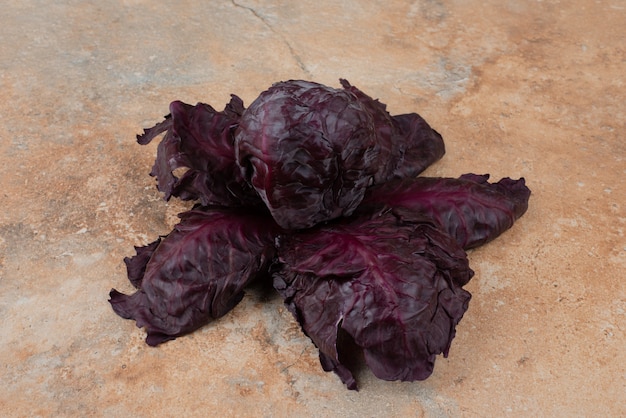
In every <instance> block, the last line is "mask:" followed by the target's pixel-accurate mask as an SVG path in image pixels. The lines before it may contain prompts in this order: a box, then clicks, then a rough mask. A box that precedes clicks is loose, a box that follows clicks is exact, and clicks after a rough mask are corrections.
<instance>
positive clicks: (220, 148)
mask: <svg viewBox="0 0 626 418" xmlns="http://www.w3.org/2000/svg"><path fill="white" fill-rule="evenodd" d="M243 111H244V107H243V102H242V101H241V99H240V98H239V97H237V96H235V95H233V96H232V97H231V101H230V103H228V104H227V105H226V107H225V109H224V110H223V111H222V112H218V111H216V110H215V109H213V107H211V106H210V105H208V104H204V103H198V104H197V105H195V106H192V105H188V104H185V103H183V102H180V101H175V102H172V103H171V104H170V112H171V113H170V115H168V116H166V120H165V121H164V122H161V123H160V124H158V125H156V126H155V127H153V128H151V129H147V130H145V133H144V134H143V135H140V136H138V137H137V140H138V142H139V143H140V144H147V143H149V142H150V141H151V140H152V139H153V138H155V137H156V136H158V135H159V134H161V133H163V132H166V134H165V136H164V138H163V140H162V141H161V142H160V143H159V146H158V148H157V158H156V161H155V163H154V167H153V168H152V172H151V173H150V174H151V175H152V176H155V177H156V178H157V180H158V188H159V190H160V191H162V192H163V193H164V194H165V199H166V200H169V198H170V197H171V196H176V197H179V198H181V199H183V200H199V201H200V203H201V204H203V205H210V204H218V205H225V206H237V205H242V204H248V205H254V204H262V203H261V201H260V199H259V198H258V196H257V195H256V192H255V191H254V190H253V189H252V188H251V187H250V185H249V184H248V183H247V182H246V181H245V179H244V178H243V177H242V175H241V170H240V168H239V166H238V165H237V162H236V160H235V149H234V130H235V128H236V127H237V125H238V123H239V119H240V117H241V114H242V112H243ZM178 169H185V170H186V171H185V172H184V174H182V175H180V174H178V172H176V173H175V171H176V170H178Z"/></svg>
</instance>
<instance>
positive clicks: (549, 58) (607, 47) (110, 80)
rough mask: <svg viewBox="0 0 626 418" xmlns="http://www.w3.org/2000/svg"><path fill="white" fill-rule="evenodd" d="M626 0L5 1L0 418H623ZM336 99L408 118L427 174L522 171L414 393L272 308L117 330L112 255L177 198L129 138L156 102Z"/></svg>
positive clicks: (140, 238) (473, 255) (261, 303)
mask: <svg viewBox="0 0 626 418" xmlns="http://www.w3.org/2000/svg"><path fill="white" fill-rule="evenodd" d="M625 27H626V3H624V2H622V1H619V0H596V1H592V0H572V1H567V2H565V1H559V0H537V1H530V0H529V1H523V0H519V1H513V0H505V1H502V0H485V1H477V0H470V1H453V0H422V1H412V2H411V1H400V0H385V1H370V2H365V1H356V0H349V1H329V0H317V1H316V2H291V1H279V0H273V1H265V2H261V1H255V0H233V1H199V2H198V1H150V0H125V1H122V0H120V1H70V0H65V1H45V0H40V1H36V0H24V1H20V2H6V3H5V4H4V5H3V6H2V14H0V120H1V126H2V129H1V130H0V185H1V190H0V192H1V193H2V206H3V210H2V211H1V212H0V318H1V323H0V375H1V378H0V411H2V413H1V415H2V416H7V417H22V416H80V417H85V416H94V417H98V416H105V417H122V416H132V417H151V416H171V417H180V416H225V417H227V416H238V417H246V416H250V417H253V416H254V417H257V416H266V417H272V416H276V417H283V416H285V417H286V416H313V417H326V416H354V417H357V416H358V417H370V416H371V417H374V416H377V417H378V416H402V417H406V416H418V417H421V416H425V417H448V416H451V417H457V416H458V417H482V416H533V417H534V416H567V417H571V416H624V415H626V338H625V335H624V334H625V331H626V285H625V283H626V273H625V270H626V238H625V237H624V232H625V229H626V198H625V196H626V180H625V179H626V159H625V158H626V139H625V138H624V128H625V126H624V125H625V122H626V105H625V97H626V85H625V82H626V80H625V74H626V41H625V39H626V38H625V37H624V28H625ZM340 77H342V78H347V79H348V80H349V81H350V82H351V83H352V84H354V85H356V86H357V87H359V88H361V89H362V90H364V91H365V92H367V93H369V94H371V95H372V96H374V97H378V98H380V99H381V101H383V102H385V103H387V104H388V109H389V110H390V111H391V112H392V113H404V112H418V113H420V114H421V115H422V116H423V117H424V118H425V119H426V120H427V121H429V123H430V124H431V125H432V126H433V127H435V129H437V130H438V131H439V132H441V133H442V134H443V137H444V139H445V141H446V146H447V154H446V156H445V157H444V158H443V159H442V160H441V161H439V162H437V163H436V164H435V165H433V166H432V167H431V168H429V169H428V171H427V172H426V173H425V175H431V176H458V175H460V174H463V173H466V172H476V173H490V174H491V175H492V178H494V179H499V178H500V177H504V176H511V177H520V176H524V177H525V178H526V180H527V184H528V185H529V187H530V188H531V189H532V191H533V195H532V198H531V202H530V209H529V211H528V212H527V214H526V215H525V216H524V217H523V218H522V219H521V220H520V221H519V222H518V223H517V224H516V225H515V226H514V227H513V228H512V229H511V230H510V231H508V232H507V233H505V234H504V235H503V236H501V237H500V238H499V239H498V240H497V241H495V242H493V243H491V244H488V245H486V246H484V247H481V248H479V249H477V250H474V251H471V252H470V254H469V259H470V265H471V266H472V267H473V269H474V270H475V271H476V276H475V277H474V279H472V281H471V282H470V283H469V284H468V286H467V289H468V290H469V291H470V292H472V294H473V299H472V301H471V303H470V307H469V310H468V312H467V313H466V315H465V317H464V318H463V320H462V321H461V323H460V324H459V326H458V332H457V337H456V339H455V340H454V341H453V343H452V348H451V350H450V356H449V358H447V359H444V358H439V359H438V360H437V363H436V366H435V372H434V374H433V375H432V376H431V377H430V378H429V379H428V380H426V381H423V382H413V383H400V382H384V381H380V380H378V379H376V378H375V377H373V376H372V375H371V373H369V372H368V371H362V372H360V373H359V374H358V380H359V383H360V388H361V390H360V391H359V392H352V391H348V390H346V389H345V387H344V386H343V385H342V384H341V382H340V381H339V379H338V378H337V377H336V376H334V375H333V374H329V373H325V372H323V371H322V369H321V368H320V366H319V362H318V359H317V350H316V348H315V347H314V346H313V345H312V343H311V342H310V341H309V340H308V339H307V338H306V337H304V336H303V335H302V333H301V332H300V330H299V328H298V326H297V324H296V323H295V321H294V320H293V319H292V318H291V316H290V314H289V313H288V312H287V311H286V310H285V309H284V308H283V306H282V303H281V300H280V299H279V298H278V297H277V296H276V295H274V294H272V293H268V292H264V291H263V290H262V289H259V288H253V289H251V290H250V291H249V292H248V294H247V296H246V298H244V301H243V302H242V303H241V304H240V305H239V306H238V307H237V308H236V309H235V310H233V311H232V312H231V313H230V314H229V315H227V316H226V317H224V318H222V319H221V320H219V321H217V322H215V323H213V324H211V325H209V326H207V327H204V328H202V329H201V330H199V331H198V332H196V333H194V334H192V335H189V336H186V337H184V338H179V339H177V340H175V341H172V342H168V343H167V344H164V345H162V346H160V347H158V348H151V347H148V346H147V345H145V343H144V337H145V333H144V331H143V330H141V329H139V328H136V327H135V324H134V322H132V321H126V320H122V319H121V318H119V317H117V316H116V315H115V314H114V313H113V312H112V310H111V308H110V306H109V304H108V303H107V299H108V292H109V290H110V289H111V288H112V287H116V288H118V289H120V290H121V291H130V290H131V286H130V284H129V283H128V281H127V279H126V275H125V267H124V264H123V262H122V259H123V258H124V257H125V256H128V255H132V254H133V246H134V245H143V244H145V243H147V242H149V241H151V240H153V239H155V238H156V237H157V236H158V235H159V234H164V233H167V232H168V231H169V230H170V229H171V226H172V225H173V223H174V222H175V221H176V214H177V213H178V212H180V211H182V210H184V209H185V208H186V207H187V206H186V205H185V204H181V203H178V202H174V201H172V202H170V203H166V202H164V201H163V200H162V199H161V196H160V195H159V193H158V191H157V190H156V189H155V187H154V180H153V179H152V178H151V177H149V176H148V172H149V171H150V168H151V165H152V162H153V159H154V156H155V152H156V144H151V145H150V146H148V147H140V146H139V145H137V144H136V143H135V135H136V134H137V133H139V132H141V130H142V129H143V128H145V127H149V126H151V125H152V124H154V123H155V122H157V121H159V120H160V119H161V117H162V116H163V115H164V114H166V113H167V112H168V104H169V102H170V101H172V100H175V99H180V100H183V101H186V102H189V103H196V102H198V101H204V102H208V103H211V104H213V105H214V106H216V107H221V106H223V105H224V104H225V103H226V102H227V101H228V100H229V94H230V93H236V94H238V95H240V96H241V97H242V98H243V99H244V101H245V103H250V101H251V100H253V99H254V98H255V97H256V95H257V94H258V93H259V92H261V91H262V90H264V89H265V88H267V87H268V86H269V85H270V84H271V83H273V82H275V81H279V80H285V79H290V78H303V79H309V80H314V81H318V82H322V83H325V84H329V85H333V86H338V85H339V82H338V79H339V78H340Z"/></svg>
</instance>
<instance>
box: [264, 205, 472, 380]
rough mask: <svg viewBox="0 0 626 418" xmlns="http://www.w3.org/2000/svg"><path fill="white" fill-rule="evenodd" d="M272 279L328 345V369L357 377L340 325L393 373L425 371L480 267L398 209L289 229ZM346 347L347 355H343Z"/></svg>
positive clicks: (407, 376) (400, 376) (370, 358)
mask: <svg viewBox="0 0 626 418" xmlns="http://www.w3.org/2000/svg"><path fill="white" fill-rule="evenodd" d="M278 251H279V258H278V263H277V264H276V265H275V267H274V270H275V271H274V273H273V276H274V287H275V288H276V289H277V290H278V291H279V292H280V294H281V295H282V296H283V298H284V300H285V303H286V305H287V307H288V308H289V310H290V311H291V312H292V313H293V314H294V316H295V317H296V319H297V320H298V322H299V323H300V325H301V326H302V329H303V331H304V332H305V333H306V334H307V335H308V336H309V337H310V338H311V339H312V340H313V342H314V343H315V345H316V346H317V347H318V348H319V350H320V360H321V362H322V365H323V367H324V369H325V370H333V371H334V372H336V373H337V374H338V375H339V376H340V378H341V379H342V381H343V382H344V383H346V385H347V386H348V388H350V389H355V388H356V382H355V380H354V377H353V375H352V372H351V371H350V370H349V369H348V367H347V366H346V364H345V362H344V361H342V357H343V355H344V354H345V353H343V350H345V347H343V346H342V345H341V341H340V340H338V335H339V334H340V330H341V331H343V332H345V333H346V334H347V335H349V336H350V337H351V338H352V339H353V340H354V343H355V344H356V345H357V346H358V347H360V348H361V349H362V350H363V353H364V356H365V361H366V363H367V365H368V366H369V368H370V369H371V370H372V371H373V373H374V374H375V375H376V376H377V377H379V378H381V379H385V380H405V381H407V380H408V381H412V380H422V379H425V378H427V377H428V376H429V375H430V374H431V373H432V371H433V367H434V362H435V357H436V355H437V354H440V353H443V354H444V355H446V356H447V354H448V350H449V348H450V343H451V341H452V339H453V337H454V335H455V326H456V324H457V323H458V322H459V321H460V319H461V317H462V316H463V313H464V312H465V311H466V309H467V306H468V302H469V299H470V294H469V293H468V292H467V291H465V290H463V289H462V286H463V285H464V284H466V283H467V282H468V281H469V280H470V278H471V277H472V275H473V271H472V270H471V269H470V268H469V265H468V261H467V258H466V255H465V252H464V251H463V249H462V248H460V247H459V246H458V244H457V243H456V241H455V240H454V239H453V238H451V237H449V236H448V235H447V234H445V233H442V232H440V231H438V230H437V229H435V228H433V227H432V226H431V225H428V224H418V225H416V224H403V223H401V222H399V221H398V219H397V218H396V217H395V216H393V214H391V213H386V214H384V215H382V216H375V217H374V218H367V217H362V218H357V219H352V220H350V221H348V220H342V221H341V222H336V223H332V224H329V225H326V226H322V227H318V228H314V229H312V230H308V231H306V232H301V233H295V234H292V235H289V236H285V237H281V239H280V241H279V247H278ZM342 353H343V354H342Z"/></svg>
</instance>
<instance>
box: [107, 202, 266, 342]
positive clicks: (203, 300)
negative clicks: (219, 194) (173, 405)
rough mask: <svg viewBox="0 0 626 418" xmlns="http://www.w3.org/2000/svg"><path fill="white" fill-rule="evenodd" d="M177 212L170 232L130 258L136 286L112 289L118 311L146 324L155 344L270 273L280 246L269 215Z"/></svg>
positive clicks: (200, 321)
mask: <svg viewBox="0 0 626 418" xmlns="http://www.w3.org/2000/svg"><path fill="white" fill-rule="evenodd" d="M180 217H181V222H180V223H179V224H178V225H176V227H175V228H174V230H173V231H172V232H171V233H170V234H169V235H167V236H166V237H164V238H163V239H159V240H157V241H155V242H153V243H151V244H149V245H148V246H146V247H143V248H139V249H137V255H136V256H135V257H133V258H130V259H127V260H126V265H127V268H128V273H129V279H130V281H131V283H133V285H135V286H136V287H138V288H139V290H138V291H137V292H136V293H134V294H132V295H130V296H128V295H124V294H122V293H120V292H118V291H116V290H115V289H113V290H111V293H110V298H111V299H110V303H111V306H112V307H113V310H114V311H115V312H116V313H117V314H118V315H119V316H121V317H123V318H126V319H134V320H135V321H137V326H138V327H145V328H146V331H147V334H148V335H147V338H146V342H147V343H148V344H149V345H153V346H154V345H158V344H160V343H162V342H165V341H168V340H171V339H174V338H176V337H177V336H180V335H183V334H187V333H189V332H191V331H193V330H195V329H197V328H199V327H201V326H203V325H205V324H206V323H208V322H209V321H211V320H213V319H216V318H219V317H221V316H222V315H224V314H226V313H227V312H228V311H229V310H231V309H232V308H233V307H234V306H235V305H236V304H237V303H239V301H241V298H242V297H243V288H244V287H245V286H246V285H248V284H249V283H250V282H251V281H253V280H254V279H255V278H257V277H259V276H260V275H263V274H267V265H268V262H269V260H270V259H271V258H272V257H273V255H274V251H275V250H274V245H273V242H274V236H275V234H276V233H277V227H276V224H274V222H273V221H272V219H271V217H269V215H266V216H262V215H255V214H253V213H249V212H244V211H243V210H235V209H229V210H228V211H227V210H225V209H219V208H205V209H204V210H198V209H196V210H191V211H188V212H185V213H183V214H181V215H180Z"/></svg>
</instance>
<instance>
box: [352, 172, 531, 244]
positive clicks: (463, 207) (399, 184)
mask: <svg viewBox="0 0 626 418" xmlns="http://www.w3.org/2000/svg"><path fill="white" fill-rule="evenodd" d="M488 179H489V175H488V174H487V175H476V174H465V175H463V176H461V177H460V178H458V179H453V178H428V177H418V178H411V179H401V180H395V181H391V182H388V183H386V184H384V185H380V186H375V187H372V188H371V189H370V190H368V193H367V195H366V197H365V199H364V201H363V203H362V205H361V207H360V208H359V210H362V211H372V210H373V209H375V208H378V209H379V210H384V208H391V210H392V211H393V212H394V213H395V214H396V215H397V216H398V217H400V218H401V219H402V220H404V221H412V222H426V221H430V222H433V223H434V224H435V225H436V226H437V227H438V228H439V229H441V230H442V231H445V232H447V233H448V234H449V235H451V236H452V237H454V238H455V239H456V240H457V242H458V243H459V245H461V246H462V247H463V248H465V249H469V248H474V247H478V246H479V245H482V244H485V243H486V242H489V241H491V240H493V239H494V238H496V237H497V236H499V235H500V234H501V233H503V232H504V231H506V230H507V229H509V228H510V227H511V226H512V225H513V223H514V222H515V221H516V220H517V219H518V218H519V217H521V216H522V215H523V214H524V213H525V212H526V210H527V209H528V199H529V197H530V190H529V189H528V187H526V184H525V181H524V179H523V178H520V179H519V180H512V179H510V178H503V179H501V180H500V181H499V182H497V183H489V182H488V181H487V180H488Z"/></svg>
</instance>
